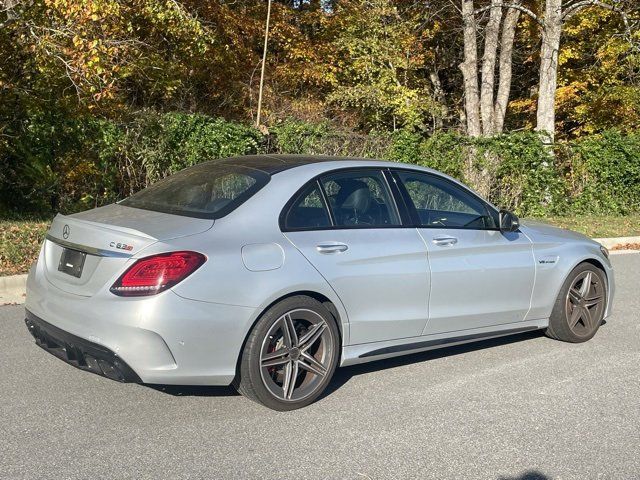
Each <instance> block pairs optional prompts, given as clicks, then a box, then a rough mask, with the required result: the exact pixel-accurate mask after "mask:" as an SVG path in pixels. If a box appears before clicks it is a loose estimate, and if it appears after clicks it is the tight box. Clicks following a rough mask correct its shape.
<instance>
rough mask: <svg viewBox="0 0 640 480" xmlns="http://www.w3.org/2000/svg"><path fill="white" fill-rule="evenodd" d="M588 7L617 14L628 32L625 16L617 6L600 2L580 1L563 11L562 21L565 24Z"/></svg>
mask: <svg viewBox="0 0 640 480" xmlns="http://www.w3.org/2000/svg"><path fill="white" fill-rule="evenodd" d="M588 7H600V8H604V9H606V10H611V11H612V12H616V13H619V14H620V15H621V16H622V21H623V22H624V25H625V29H626V30H627V31H629V19H628V18H627V14H626V13H625V12H624V11H623V10H622V9H620V8H618V7H617V6H615V5H611V4H609V3H605V2H601V1H600V0H582V1H580V2H576V3H574V4H573V5H571V6H569V7H567V8H566V9H565V11H564V13H563V14H562V20H563V21H565V22H566V21H567V20H569V19H570V18H571V17H573V16H574V15H575V14H577V13H579V12H581V11H582V10H584V9H585V8H588Z"/></svg>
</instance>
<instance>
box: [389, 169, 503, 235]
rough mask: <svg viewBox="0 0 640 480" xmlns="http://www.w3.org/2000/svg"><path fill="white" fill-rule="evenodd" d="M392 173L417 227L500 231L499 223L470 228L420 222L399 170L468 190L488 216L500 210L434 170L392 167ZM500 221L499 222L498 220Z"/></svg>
mask: <svg viewBox="0 0 640 480" xmlns="http://www.w3.org/2000/svg"><path fill="white" fill-rule="evenodd" d="M389 170H390V173H391V175H392V176H393V178H394V180H395V181H396V184H397V187H398V190H399V192H400V195H401V197H402V199H403V201H404V203H405V206H406V208H407V210H408V211H409V215H410V218H411V219H412V226H413V227H415V228H429V229H441V230H442V229H448V230H477V231H489V232H494V231H500V226H499V225H498V226H497V227H494V228H488V227H485V228H468V227H458V226H446V227H445V226H442V225H423V224H422V223H421V222H420V216H419V215H418V211H417V209H416V207H415V205H414V203H413V200H412V199H411V196H410V195H409V192H408V191H407V188H406V187H405V186H404V183H403V182H402V179H401V178H400V176H399V175H398V173H399V172H410V173H417V174H421V175H424V176H426V177H431V178H436V179H438V180H440V181H442V182H445V183H447V184H449V185H450V186H451V187H453V188H454V189H455V188H458V189H461V190H462V191H463V192H466V193H467V194H468V195H470V196H471V197H472V198H474V199H475V200H477V201H478V202H479V203H480V204H481V205H482V206H483V207H484V209H485V211H486V213H487V216H492V215H491V212H492V211H493V212H495V213H496V214H497V215H499V211H498V209H497V208H495V207H494V206H493V205H491V204H490V203H488V202H487V201H486V200H485V199H484V198H482V197H480V196H479V195H478V194H476V193H475V192H473V191H472V190H471V189H470V188H468V187H467V186H465V185H463V184H460V183H458V182H454V181H453V180H450V179H448V178H447V177H445V176H443V175H439V174H437V173H433V172H425V171H424V170H416V169H413V168H397V167H391V168H390V169H389ZM498 223H499V222H498Z"/></svg>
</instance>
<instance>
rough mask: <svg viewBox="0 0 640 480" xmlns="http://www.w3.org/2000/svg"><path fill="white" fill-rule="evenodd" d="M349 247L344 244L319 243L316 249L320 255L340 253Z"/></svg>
mask: <svg viewBox="0 0 640 480" xmlns="http://www.w3.org/2000/svg"><path fill="white" fill-rule="evenodd" d="M348 248H349V247H348V246H347V245H345V244H344V243H329V242H327V243H321V244H319V245H317V246H316V249H317V250H318V252H320V253H325V254H326V253H341V252H344V251H346V250H347V249H348Z"/></svg>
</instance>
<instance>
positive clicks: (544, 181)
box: [0, 110, 640, 218]
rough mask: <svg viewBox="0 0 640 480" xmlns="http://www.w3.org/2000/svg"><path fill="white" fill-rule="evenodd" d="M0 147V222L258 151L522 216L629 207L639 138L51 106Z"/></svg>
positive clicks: (92, 200)
mask: <svg viewBox="0 0 640 480" xmlns="http://www.w3.org/2000/svg"><path fill="white" fill-rule="evenodd" d="M14 137H15V138H13V137H11V139H10V140H7V138H10V137H9V136H7V137H6V138H5V139H3V142H2V143H0V167H2V168H1V171H0V187H1V189H0V218H1V217H5V218H6V217H8V216H16V215H24V214H28V213H35V214H40V215H44V216H49V215H51V214H52V213H54V212H57V211H62V212H74V211H78V210H84V209H87V208H93V207H96V206H100V205H104V204H107V203H110V202H113V201H116V200H118V199H121V198H124V197H126V196H128V195H131V194H132V193H134V192H136V191H138V190H139V189H141V188H144V187H145V186H146V185H148V184H149V183H151V182H154V181H156V180H158V179H160V178H162V177H164V176H166V175H168V174H170V173H173V172H175V171H178V170H181V169H183V168H185V167H188V166H191V165H194V164H196V163H199V162H202V161H206V160H210V159H215V158H221V157H227V156H234V155H246V154H254V153H260V152H265V153H266V152H269V153H297V154H308V155H310V154H314V155H318V154H324V155H344V156H354V157H367V158H382V159H387V160H392V161H398V162H404V163H409V164H415V165H422V166H427V167H431V168H434V169H436V170H439V171H442V172H444V173H446V174H448V175H451V176H453V177H455V178H457V179H460V180H462V181H463V182H465V183H468V184H469V185H471V186H473V187H475V188H476V189H477V190H479V192H480V193H481V194H482V195H484V196H486V197H487V198H488V199H489V200H490V201H492V202H493V203H494V204H496V205H499V206H500V207H504V208H509V209H511V210H513V211H515V212H516V213H517V214H519V215H522V216H525V215H531V216H538V217H541V216H545V215H557V214H563V215H572V214H589V213H594V214H629V213H634V212H638V211H640V134H638V133H635V134H628V135H625V134H622V133H620V132H616V131H609V132H604V133H602V134H599V135H593V136H590V137H585V138H583V139H581V140H579V141H577V142H575V143H573V144H570V143H561V144H557V145H556V148H555V151H556V154H555V155H551V151H550V150H549V149H548V147H545V146H544V145H543V144H542V142H541V140H540V138H539V137H538V136H537V135H536V134H534V133H531V132H517V133H510V134H505V135H500V136H496V137H493V138H479V139H472V138H468V137H465V136H463V135H461V134H459V133H456V132H441V133H437V134H434V135H431V136H428V137H427V136H424V135H422V134H420V133H417V132H415V131H409V130H400V131H396V132H371V133H370V134H368V135H364V134H360V133H355V132H352V131H344V130H340V129H338V128H336V127H335V126H333V125H332V124H330V123H328V122H322V123H308V122H302V121H298V120H295V119H289V120H286V121H284V122H281V123H279V124H277V125H274V126H273V127H272V128H271V133H270V135H268V136H263V135H262V134H261V133H260V132H259V131H258V130H256V129H254V128H252V127H249V126H246V125H242V124H239V123H235V122H230V121H226V120H223V119H220V118H212V117H208V116H205V115H200V114H186V113H158V112H155V111H151V110H145V111H141V112H138V113H136V114H135V115H133V116H131V117H129V118H127V119H125V120H122V121H119V122H115V121H111V120H100V119H94V118H80V119H76V120H69V119H66V118H64V116H61V115H56V114H50V115H41V116H38V117H33V118H30V119H29V120H28V121H26V122H24V125H23V128H22V130H21V132H20V134H19V135H18V134H17V135H15V136H14Z"/></svg>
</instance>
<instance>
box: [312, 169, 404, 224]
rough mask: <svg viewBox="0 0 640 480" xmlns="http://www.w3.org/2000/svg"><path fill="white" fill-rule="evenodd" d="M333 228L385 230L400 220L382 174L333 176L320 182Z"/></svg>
mask: <svg viewBox="0 0 640 480" xmlns="http://www.w3.org/2000/svg"><path fill="white" fill-rule="evenodd" d="M320 182H321V184H322V187H323V188H324V191H325V195H326V198H327V201H328V203H329V208H331V212H332V214H333V218H334V222H335V226H337V227H363V228H366V227H388V226H394V225H400V218H399V216H398V212H397V210H396V207H395V204H394V202H393V199H392V196H391V192H390V191H389V188H388V186H387V184H386V181H385V179H384V176H383V175H382V172H380V171H378V170H362V171H348V172H340V173H334V174H330V175H327V176H325V177H324V178H321V179H320Z"/></svg>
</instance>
